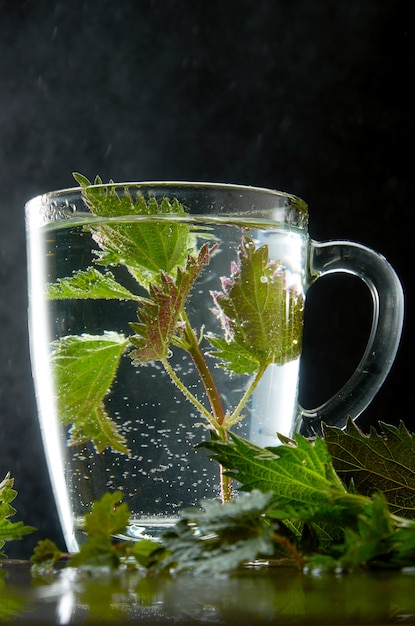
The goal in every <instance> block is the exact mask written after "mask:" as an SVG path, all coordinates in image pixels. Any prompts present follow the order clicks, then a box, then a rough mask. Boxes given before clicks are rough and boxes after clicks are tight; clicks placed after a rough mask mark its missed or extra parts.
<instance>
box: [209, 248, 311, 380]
mask: <svg viewBox="0 0 415 626" xmlns="http://www.w3.org/2000/svg"><path fill="white" fill-rule="evenodd" d="M212 296H213V299H214V302H215V309H216V314H217V316H218V318H219V319H220V321H221V323H222V327H223V329H224V331H225V339H223V338H222V337H220V336H216V335H209V336H208V339H209V341H210V342H211V344H212V346H213V347H214V348H215V350H214V351H213V352H212V355H213V356H215V357H217V358H218V359H220V360H221V362H222V366H223V367H226V368H227V369H229V370H231V371H233V372H235V373H238V374H252V373H254V372H255V371H257V370H258V368H259V367H261V366H262V367H264V366H267V365H269V364H271V363H277V364H280V365H282V364H283V363H286V362H288V361H291V360H292V359H295V358H297V357H298V356H299V355H300V352H301V338H302V323H303V309H304V297H303V295H302V294H301V293H298V292H297V290H296V289H294V288H293V287H287V285H286V276H285V270H284V268H282V267H281V265H280V264H279V263H278V262H277V261H269V260H268V246H261V247H259V248H255V245H254V243H253V242H252V241H251V240H250V239H249V238H245V239H244V240H243V242H242V246H241V247H240V249H239V255H238V263H237V264H236V265H235V266H234V267H233V272H232V276H231V278H230V279H227V278H223V279H222V292H214V293H212Z"/></svg>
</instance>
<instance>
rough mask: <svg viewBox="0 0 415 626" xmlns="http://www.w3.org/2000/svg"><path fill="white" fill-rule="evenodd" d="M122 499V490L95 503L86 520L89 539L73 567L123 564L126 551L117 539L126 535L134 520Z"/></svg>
mask: <svg viewBox="0 0 415 626" xmlns="http://www.w3.org/2000/svg"><path fill="white" fill-rule="evenodd" d="M121 498H122V493H121V492H119V491H116V492H112V493H110V492H106V493H105V494H104V495H103V496H102V498H101V499H100V500H97V501H95V502H94V504H93V506H92V509H91V512H90V513H88V514H87V515H86V516H85V518H84V520H85V532H86V534H87V539H86V541H85V543H84V544H83V545H82V546H81V548H80V550H79V552H78V553H77V554H76V555H75V556H74V557H73V559H72V560H71V562H70V565H71V566H72V567H80V568H86V569H90V568H97V567H98V568H101V567H104V568H108V569H116V568H117V567H118V566H119V565H120V557H121V556H123V555H122V550H119V549H118V546H117V544H114V542H113V537H114V535H117V534H118V533H125V529H126V526H127V524H128V521H129V519H130V512H129V510H128V506H127V505H126V504H125V503H121ZM124 543H125V544H126V543H127V542H124Z"/></svg>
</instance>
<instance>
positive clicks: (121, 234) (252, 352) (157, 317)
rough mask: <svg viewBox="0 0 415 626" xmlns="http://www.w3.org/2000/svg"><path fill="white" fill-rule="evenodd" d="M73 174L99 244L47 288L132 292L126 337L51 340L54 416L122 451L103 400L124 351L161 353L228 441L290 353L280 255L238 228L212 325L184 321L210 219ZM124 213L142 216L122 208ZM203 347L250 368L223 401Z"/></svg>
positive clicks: (72, 294) (61, 294) (287, 295)
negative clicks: (183, 371) (187, 372)
mask: <svg viewBox="0 0 415 626" xmlns="http://www.w3.org/2000/svg"><path fill="white" fill-rule="evenodd" d="M74 177H75V179H76V180H77V182H78V183H79V185H80V187H81V188H82V195H83V199H84V202H85V204H86V206H87V208H88V210H89V211H90V214H91V217H92V218H104V219H102V220H100V219H99V220H91V222H90V223H87V224H85V225H84V229H85V231H86V232H89V233H90V234H91V235H92V239H93V241H94V242H95V244H96V246H97V247H96V249H93V254H94V255H95V258H94V260H93V263H92V265H91V266H90V267H87V269H81V270H79V271H76V272H74V273H73V275H71V276H69V277H63V278H59V279H58V280H57V281H56V282H55V283H49V284H48V285H47V296H48V298H49V299H52V300H62V299H104V300H114V299H115V300H120V301H125V300H130V301H135V302H136V303H137V319H136V320H133V321H131V323H130V328H131V334H130V335H128V336H126V335H125V334H122V333H119V332H115V331H112V330H110V329H107V330H106V331H105V332H104V333H103V334H101V335H91V334H87V333H84V334H81V335H68V336H64V337H61V338H59V339H57V340H56V341H54V342H53V345H52V361H53V368H54V372H55V380H56V389H57V394H58V407H59V413H60V416H61V419H62V421H63V423H64V424H65V425H67V426H69V443H70V444H71V445H76V444H83V443H85V442H87V441H92V442H93V445H94V446H95V449H96V451H97V452H98V453H100V452H102V451H103V450H104V449H105V448H110V449H112V450H113V451H118V452H120V453H124V454H129V450H128V442H127V440H126V438H125V436H124V434H123V432H122V420H118V419H117V422H116V421H114V419H112V418H111V417H110V415H109V413H108V410H107V407H106V404H105V399H106V396H107V394H108V393H109V390H110V389H111V387H112V385H113V383H114V380H115V378H116V373H117V369H118V366H119V363H120V360H121V358H122V357H123V356H127V357H128V358H129V359H130V360H131V363H132V365H133V366H136V367H138V366H142V365H144V364H149V363H155V362H158V363H161V365H162V366H163V367H164V369H165V370H166V372H167V373H168V375H169V376H170V378H171V380H172V381H173V382H174V384H175V385H176V386H177V387H178V388H179V389H180V391H181V392H182V393H183V395H184V396H185V397H186V398H187V400H189V401H190V403H191V404H192V405H193V406H194V407H195V408H196V409H197V411H198V412H199V413H200V414H201V415H202V416H203V418H205V420H206V424H207V425H208V427H210V428H211V429H212V430H213V431H214V432H215V433H216V436H217V437H219V439H220V440H222V441H225V440H227V438H228V431H229V429H230V428H231V427H232V426H233V425H234V424H236V423H237V422H238V421H239V420H240V419H241V418H242V417H243V409H244V407H245V406H246V404H247V402H248V400H249V398H250V397H251V395H252V393H253V391H254V389H255V388H256V386H257V384H258V382H259V381H260V379H261V377H262V376H263V374H264V372H265V370H266V369H267V367H268V366H269V365H270V364H272V363H275V364H283V363H286V362H288V361H290V360H292V359H295V358H297V357H298V356H299V354H300V350H301V334H302V317H303V307H304V298H303V294H301V293H299V292H298V291H297V290H296V289H295V288H293V287H287V284H286V276H285V269H284V268H283V267H282V266H281V264H280V263H279V261H278V260H269V254H268V247H267V246H266V245H262V246H259V247H256V245H255V243H254V242H253V240H252V239H250V238H249V237H248V236H246V235H245V234H242V236H241V243H240V246H239V248H238V250H237V258H236V259H235V260H234V262H233V263H232V264H231V267H230V275H229V276H228V277H223V278H222V279H221V283H220V284H219V285H218V287H219V289H218V290H217V291H212V292H211V296H212V314H214V315H216V316H217V318H218V319H219V320H220V322H221V327H222V331H223V332H222V334H211V333H204V332H203V328H194V327H193V326H192V324H191V322H190V320H189V316H188V312H187V310H186V305H187V300H188V297H189V294H190V292H191V290H192V288H193V286H194V285H195V283H196V281H197V279H198V278H199V277H200V275H201V274H202V272H204V271H205V269H206V268H207V266H208V265H209V263H210V261H211V259H212V257H213V256H214V255H215V254H216V253H217V252H218V249H219V248H220V242H218V241H215V239H214V236H213V235H212V234H211V232H210V231H209V228H207V227H206V226H205V227H204V226H203V225H199V226H197V225H196V224H194V223H193V224H192V222H191V220H190V219H189V214H188V213H187V211H186V208H185V207H184V206H183V205H182V204H181V203H180V202H179V201H178V200H176V199H171V198H167V197H165V198H162V199H161V200H157V199H156V198H154V197H152V196H150V197H148V198H145V197H144V196H143V195H141V194H140V193H134V194H132V193H130V190H129V188H128V186H126V187H125V188H124V189H123V190H121V192H120V189H119V187H118V186H116V185H115V184H114V183H112V182H110V183H109V184H108V185H102V181H101V179H100V178H98V177H97V178H96V179H95V181H94V183H95V185H99V186H98V187H97V186H93V184H92V183H91V182H90V181H89V180H88V179H87V178H85V177H84V176H82V175H80V174H74ZM131 216H132V217H133V218H134V216H140V219H138V220H136V221H134V220H131V219H125V218H127V217H131ZM123 218H124V219H123ZM142 218H145V219H142ZM171 218H173V219H171ZM180 218H184V219H180ZM199 242H202V244H201V245H200V243H199ZM120 266H121V267H124V268H126V269H127V270H128V272H129V274H130V275H131V276H132V277H133V278H134V279H135V281H136V282H137V292H139V293H140V294H142V293H143V289H144V290H145V293H146V295H145V296H143V295H137V294H135V293H133V292H132V291H131V290H130V289H127V288H126V287H125V286H124V285H123V284H121V283H120V282H119V280H118V279H117V278H116V277H115V276H114V273H113V271H114V270H113V271H111V270H112V269H113V268H116V267H120ZM176 350H183V351H184V352H186V353H187V354H188V355H190V357H191V359H192V361H193V363H194V367H195V368H196V370H197V372H198V375H199V377H200V380H201V382H202V383H203V387H204V391H205V398H198V397H196V395H194V394H193V393H192V391H191V389H189V388H188V387H187V386H186V385H185V383H184V382H183V380H182V379H181V378H180V375H179V373H178V371H176V370H175V369H174V367H173V366H172V365H171V358H170V357H171V354H172V352H173V351H176ZM208 355H209V357H210V358H212V357H213V362H214V363H215V366H216V367H217V366H219V367H220V368H222V369H223V370H225V371H226V372H228V373H229V374H230V375H233V374H242V375H246V376H247V378H248V383H247V385H246V389H245V391H244V392H243V393H242V395H241V398H240V400H239V402H238V404H237V406H235V407H233V408H232V409H231V410H229V409H228V410H225V408H224V406H223V403H222V400H221V397H220V394H219V391H218V389H217V386H216V384H215V379H214V376H213V372H212V367H211V366H209V365H208V359H207V358H206V357H207V356H208ZM86 391H87V392H86ZM120 422H121V423H120ZM221 481H222V484H221V487H222V498H223V500H227V499H229V498H230V497H231V488H230V480H229V478H227V477H226V476H224V475H222V477H221Z"/></svg>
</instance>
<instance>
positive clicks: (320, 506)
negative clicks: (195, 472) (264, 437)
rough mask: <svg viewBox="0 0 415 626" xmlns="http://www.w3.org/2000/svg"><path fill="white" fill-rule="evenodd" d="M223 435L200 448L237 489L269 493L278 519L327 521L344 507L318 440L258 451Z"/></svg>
mask: <svg viewBox="0 0 415 626" xmlns="http://www.w3.org/2000/svg"><path fill="white" fill-rule="evenodd" d="M229 436H230V440H229V441H221V440H219V439H216V438H213V439H212V440H211V441H207V442H203V443H202V444H200V446H201V447H205V448H207V449H208V450H210V451H211V452H212V453H213V458H215V459H216V460H217V461H218V462H219V463H221V465H222V466H223V467H224V468H226V474H227V475H229V476H231V477H232V478H235V479H236V480H237V481H238V482H239V483H241V486H240V489H241V490H242V491H252V490H253V489H259V490H260V491H262V492H263V493H268V492H272V493H273V494H274V497H273V501H274V502H275V507H277V508H278V510H280V511H281V512H282V513H281V517H284V515H287V516H291V517H293V518H296V519H299V520H301V519H304V520H310V519H311V518H313V517H315V516H316V518H317V517H321V518H326V517H327V518H328V519H331V518H334V516H335V515H337V514H338V512H339V510H341V509H343V508H344V504H343V500H344V499H345V498H347V492H346V490H345V488H344V487H343V485H342V483H341V482H340V480H339V479H338V477H337V476H336V474H335V473H334V471H333V468H332V465H331V457H330V454H329V452H328V450H327V447H326V445H325V442H324V441H323V440H322V439H320V438H317V439H316V440H315V441H314V442H311V441H309V440H307V439H305V438H304V437H302V436H301V435H296V436H295V441H291V440H285V439H284V441H286V443H285V444H283V445H281V446H278V447H276V448H261V447H259V446H256V445H255V444H253V443H251V442H250V441H248V440H246V439H243V438H242V437H239V436H237V435H236V434H234V433H229ZM336 499H337V501H338V502H337V505H335V502H334V501H335V500H336ZM336 506H337V508H336ZM287 507H288V508H287Z"/></svg>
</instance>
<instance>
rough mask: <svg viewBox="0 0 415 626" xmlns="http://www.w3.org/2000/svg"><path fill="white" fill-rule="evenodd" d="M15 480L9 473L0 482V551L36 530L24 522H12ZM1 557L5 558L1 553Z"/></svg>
mask: <svg viewBox="0 0 415 626" xmlns="http://www.w3.org/2000/svg"><path fill="white" fill-rule="evenodd" d="M13 485H14V479H13V478H11V477H10V474H9V473H7V474H6V476H5V477H4V479H3V480H2V481H1V482H0V550H1V549H2V548H3V546H4V544H5V542H6V541H12V540H15V539H21V538H22V537H23V536H24V535H28V534H30V533H32V532H33V531H34V530H35V529H34V528H32V527H31V526H25V525H24V524H23V522H12V521H11V520H10V518H11V517H13V516H14V515H15V513H16V509H14V508H13V507H12V506H11V504H10V503H11V502H13V500H14V499H15V498H16V496H17V491H16V490H15V489H13ZM0 556H4V555H2V554H1V553H0Z"/></svg>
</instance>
